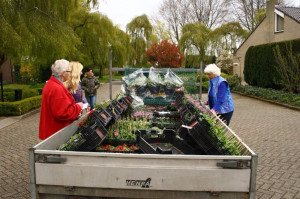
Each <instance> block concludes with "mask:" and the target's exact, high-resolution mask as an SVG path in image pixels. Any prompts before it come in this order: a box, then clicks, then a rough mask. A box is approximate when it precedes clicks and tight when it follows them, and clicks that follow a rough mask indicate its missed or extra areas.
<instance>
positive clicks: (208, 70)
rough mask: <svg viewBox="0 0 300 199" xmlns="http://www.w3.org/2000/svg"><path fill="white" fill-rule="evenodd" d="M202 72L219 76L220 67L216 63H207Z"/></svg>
mask: <svg viewBox="0 0 300 199" xmlns="http://www.w3.org/2000/svg"><path fill="white" fill-rule="evenodd" d="M204 73H206V74H207V73H212V74H214V75H215V76H220V75H221V69H220V68H219V67H218V66H217V65H216V64H208V65H207V66H206V67H205V69H204Z"/></svg>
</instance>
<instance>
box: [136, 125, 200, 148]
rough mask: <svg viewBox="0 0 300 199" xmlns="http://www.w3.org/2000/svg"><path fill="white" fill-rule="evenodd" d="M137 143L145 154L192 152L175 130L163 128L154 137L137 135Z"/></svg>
mask: <svg viewBox="0 0 300 199" xmlns="http://www.w3.org/2000/svg"><path fill="white" fill-rule="evenodd" d="M137 144H138V146H139V147H140V149H141V150H142V151H143V152H144V153H147V154H194V150H193V148H192V147H190V146H189V145H188V144H187V143H186V142H185V141H184V140H183V139H180V138H178V137H176V134H175V131H174V130H171V129H166V130H164V132H163V134H162V135H157V137H156V138H143V137H142V135H137Z"/></svg>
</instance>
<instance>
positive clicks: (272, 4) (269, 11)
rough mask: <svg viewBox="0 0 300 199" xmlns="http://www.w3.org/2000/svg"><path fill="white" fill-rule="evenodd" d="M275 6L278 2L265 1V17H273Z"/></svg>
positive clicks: (274, 0) (276, 0)
mask: <svg viewBox="0 0 300 199" xmlns="http://www.w3.org/2000/svg"><path fill="white" fill-rule="evenodd" d="M275 5H278V0H267V3H266V15H267V17H269V16H271V17H272V16H273V15H274V8H275Z"/></svg>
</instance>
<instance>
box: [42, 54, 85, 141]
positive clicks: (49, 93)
mask: <svg viewBox="0 0 300 199" xmlns="http://www.w3.org/2000/svg"><path fill="white" fill-rule="evenodd" d="M51 70H52V76H51V77H50V79H49V80H48V81H47V83H46V84H45V86H44V88H43V94H42V106H41V114H40V126H39V138H40V139H42V140H44V139H46V138H48V137H49V136H51V135H53V134H54V133H55V132H57V131H58V130H60V129H62V128H63V127H65V126H67V125H69V124H70V123H72V122H73V121H74V120H76V119H77V118H79V117H80V116H81V109H82V105H83V104H82V102H79V103H76V102H75V100H74V98H73V96H72V94H71V93H70V91H68V89H66V87H65V86H64V85H63V82H65V81H67V80H68V79H69V76H70V73H71V70H70V66H69V62H68V61H67V60H64V59H60V60H57V61H55V62H54V64H53V65H52V66H51Z"/></svg>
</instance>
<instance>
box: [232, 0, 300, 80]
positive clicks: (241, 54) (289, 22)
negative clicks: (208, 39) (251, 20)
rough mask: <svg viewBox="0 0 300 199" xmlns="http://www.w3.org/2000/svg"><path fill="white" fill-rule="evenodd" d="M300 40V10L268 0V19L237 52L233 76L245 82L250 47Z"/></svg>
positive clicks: (266, 18)
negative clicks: (246, 62)
mask: <svg viewBox="0 0 300 199" xmlns="http://www.w3.org/2000/svg"><path fill="white" fill-rule="evenodd" d="M299 38H300V8H294V7H281V6H279V5H278V0H267V2H266V17H265V18H264V19H263V20H262V21H261V23H260V24H259V25H258V26H257V27H256V28H255V29H254V30H253V32H252V33H251V34H250V35H249V36H248V37H247V38H246V40H245V41H244V42H243V43H242V44H241V45H240V47H239V48H238V49H237V50H236V52H235V54H234V57H233V74H237V75H238V76H240V77H241V78H242V80H244V63H245V56H246V52H247V50H248V48H249V47H250V46H256V45H260V44H266V43H272V42H280V41H285V40H293V39H299Z"/></svg>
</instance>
